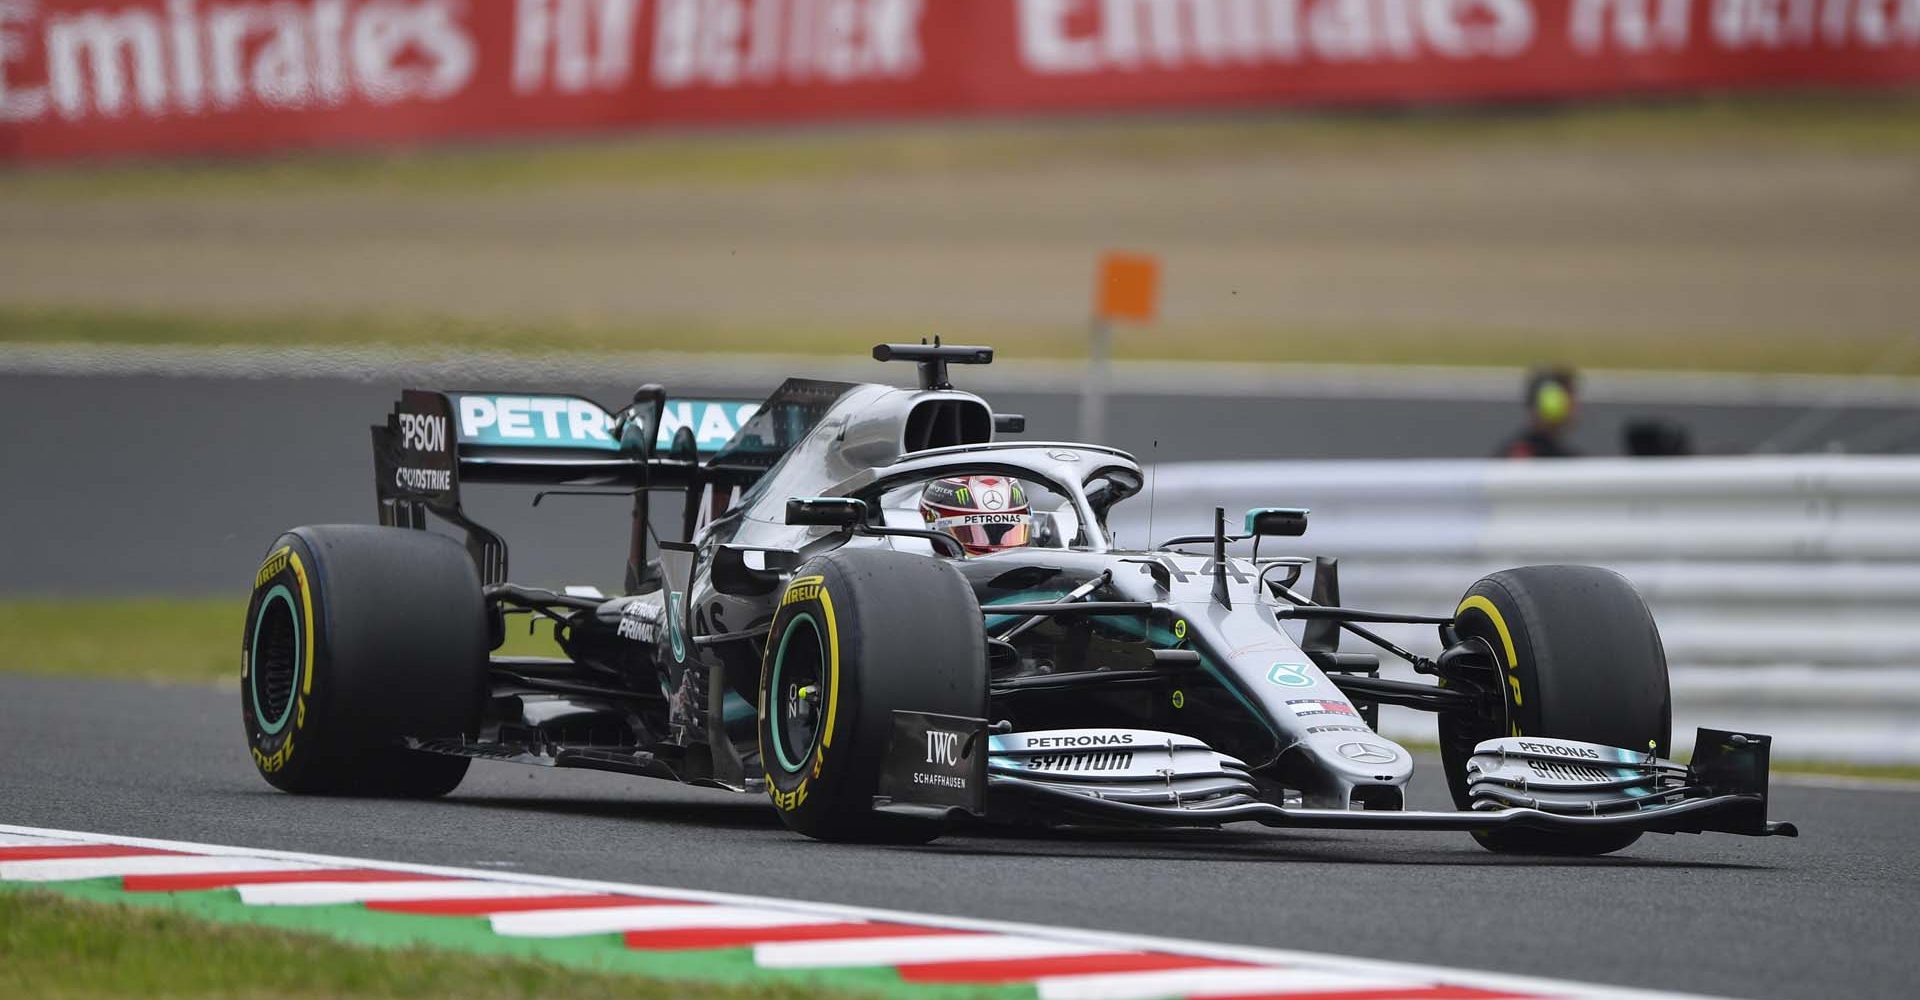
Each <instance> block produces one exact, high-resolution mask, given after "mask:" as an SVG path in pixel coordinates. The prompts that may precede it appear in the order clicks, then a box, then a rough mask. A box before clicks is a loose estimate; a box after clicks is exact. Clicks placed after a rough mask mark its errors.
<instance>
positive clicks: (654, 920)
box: [491, 903, 841, 937]
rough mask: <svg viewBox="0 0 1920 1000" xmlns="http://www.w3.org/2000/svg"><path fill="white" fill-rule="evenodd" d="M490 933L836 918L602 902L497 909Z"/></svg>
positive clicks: (566, 933)
mask: <svg viewBox="0 0 1920 1000" xmlns="http://www.w3.org/2000/svg"><path fill="white" fill-rule="evenodd" d="M491 919H492V920H493V932H494V933H495V934H501V935H505V936H507V937H574V936H577V935H581V934H611V933H613V932H614V931H667V930H683V929H684V930H696V929H704V928H712V927H807V926H813V925H816V924H837V923H840V922H841V921H840V919H839V918H838V917H830V916H823V915H820V914H807V913H795V912H793V911H792V910H769V909H767V908H765V907H759V906H717V905H714V904H711V903H701V904H698V905H693V906H607V907H596V908H594V909H590V910H578V909H575V910H532V911H527V912H523V913H496V914H494V915H493V917H492V918H491Z"/></svg>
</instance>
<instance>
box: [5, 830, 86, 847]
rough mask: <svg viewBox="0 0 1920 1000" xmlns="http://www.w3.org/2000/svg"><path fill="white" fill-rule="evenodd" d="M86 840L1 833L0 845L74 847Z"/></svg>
mask: <svg viewBox="0 0 1920 1000" xmlns="http://www.w3.org/2000/svg"><path fill="white" fill-rule="evenodd" d="M84 843H86V841H84V840H62V839H59V838H57V837H25V836H21V835H20V834H17V833H0V847H73V846H76V845H78V844H84Z"/></svg>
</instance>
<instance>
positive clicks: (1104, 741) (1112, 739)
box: [1027, 733, 1133, 750]
mask: <svg viewBox="0 0 1920 1000" xmlns="http://www.w3.org/2000/svg"><path fill="white" fill-rule="evenodd" d="M1132 742H1133V734H1132V733H1095V734H1093V735H1090V736H1035V737H1034V738H1032V739H1030V740H1028V741H1027V749H1029V750H1038V749H1040V748H1042V747H1106V746H1127V745H1129V744H1131V743H1132Z"/></svg>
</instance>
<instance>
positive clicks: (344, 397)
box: [0, 365, 1920, 595]
mask: <svg viewBox="0 0 1920 1000" xmlns="http://www.w3.org/2000/svg"><path fill="white" fill-rule="evenodd" d="M865 369H870V370H871V372H872V373H871V374H868V375H866V376H864V377H870V378H871V377H878V375H880V374H883V373H881V372H880V371H879V369H880V366H878V365H867V366H865ZM996 370H997V369H986V370H977V369H967V370H957V373H956V379H957V380H958V381H960V383H961V385H962V386H963V387H966V388H972V389H975V390H977V391H979V392H981V393H982V394H984V395H985V396H986V397H987V398H988V399H989V400H990V401H991V402H993V403H994V404H995V405H996V407H998V408H1000V409H1002V410H1006V411H1012V412H1021V413H1025V414H1027V416H1028V418H1029V425H1028V426H1029V431H1028V433H1027V435H1026V438H1027V439H1029V440H1060V439H1071V438H1074V437H1076V436H1077V429H1078V423H1077V421H1078V418H1077V413H1078V410H1077V407H1078V401H1077V398H1076V397H1075V396H1074V395H1073V394H1072V393H1071V392H1070V391H1061V390H1048V391H1034V390H1029V391H1016V392H996V391H994V389H993V385H994V374H995V372H996ZM1016 372H1017V369H1016ZM884 374H901V373H899V372H889V373H884ZM1011 374H1014V372H1010V373H1009V375H1011ZM454 381H455V382H465V381H467V380H466V379H455V380H454ZM486 381H487V384H486V385H484V386H479V385H467V384H435V383H432V382H427V383H424V384H425V385H426V386H427V387H434V388H491V389H500V390H523V389H536V390H547V391H573V392H578V393H581V394H583V395H587V396H589V397H591V398H595V399H598V400H601V401H602V402H604V403H607V404H617V403H618V402H620V401H622V400H624V399H627V398H629V397H630V395H631V393H632V391H633V386H634V382H637V381H639V379H634V380H631V381H625V380H614V379H612V378H602V379H600V380H598V381H597V382H593V383H586V384H581V383H572V382H569V383H566V384H555V383H554V382H552V381H550V380H549V381H537V382H528V381H525V380H520V381H516V380H513V379H507V380H502V381H494V380H492V379H488V380H486ZM1516 381H1517V379H1516ZM401 387H402V382H400V381H398V380H394V379H382V378H375V379H363V378H334V377H301V378H287V377H268V378H206V377H174V376H154V375H129V376H97V375H87V376H77V375H76V376H63V375H45V374H34V375H27V374H0V484H4V487H5V488H4V489H0V595H6V594H13V595H48V594H73V595H103V594H150V593H164V594H181V593H186V594H228V595H232V594H238V593H241V592H242V590H243V588H244V585H245V584H244V581H247V580H249V579H251V574H252V571H253V569H254V566H255V564H256V563H257V562H258V560H259V557H260V554H261V553H262V552H264V551H265V550H266V548H267V546H268V545H269V543H271V542H272V541H273V539H274V537H275V536H276V535H277V534H278V533H279V532H280V531H281V530H283V529H285V528H287V527H291V526H294V525H300V524H320V523H330V522H341V521H348V522H371V521H372V520H373V519H374V499H373V484H372V482H371V475H372V461H371V448H370V445H369V441H368V436H367V430H366V428H367V427H369V426H370V425H372V424H374V423H377V422H380V421H381V420H383V419H384V417H385V415H386V414H387V413H388V412H389V410H390V409H391V407H392V405H393V402H394V400H395V399H397V398H398V396H399V389H400V388H401ZM671 389H672V391H673V392H674V394H675V395H678V396H683V397H690V398H699V397H702V396H710V397H716V398H724V397H735V398H759V397H761V396H764V395H765V394H766V392H768V391H769V390H770V389H771V383H770V381H768V380H760V381H754V382H729V381H728V380H727V379H725V378H724V377H722V378H715V379H709V380H707V381H706V382H705V383H704V384H698V385H687V384H675V385H673V386H672V387H671ZM1494 390H1495V391H1494V392H1493V393H1492V394H1491V395H1489V394H1488V393H1485V392H1482V393H1480V395H1479V398H1427V399H1410V398H1406V397H1405V396H1404V395H1398V394H1396V391H1395V390H1391V389H1375V390H1366V389H1360V390H1356V391H1354V392H1352V393H1344V392H1340V393H1329V392H1324V391H1323V392H1319V393H1315V394H1310V395H1274V396H1265V395H1257V394H1247V393H1212V394H1209V393H1206V392H1188V393H1186V394H1179V393H1149V394H1120V395H1116V396H1115V397H1114V398H1113V399H1112V401H1111V404H1110V411H1109V412H1110V427H1111V429H1112V433H1111V434H1110V439H1111V440H1112V442H1113V443H1115V444H1118V445H1119V446H1120V447H1123V448H1127V449H1129V450H1131V451H1133V452H1134V453H1135V454H1137V455H1138V456H1139V457H1140V458H1141V459H1142V460H1143V461H1146V462H1153V461H1156V460H1157V461H1176V460H1182V459H1232V458H1241V459H1260V458H1397V457H1480V456H1485V455H1487V454H1489V453H1490V452H1491V451H1492V450H1493V448H1494V446H1495V444H1496V443H1497V442H1499V441H1500V440H1502V439H1503V438H1504V437H1505V436H1506V435H1508V434H1509V433H1511V432H1512V431H1513V430H1514V429H1515V428H1516V426H1517V425H1518V423H1519V422H1520V420H1521V416H1522V414H1521V408H1520V406H1519V403H1518V402H1517V400H1509V399H1507V398H1504V396H1503V395H1502V394H1501V387H1500V386H1496V387H1494ZM1514 395H1515V396H1517V395H1518V391H1517V386H1516V387H1515V392H1514ZM1810 413H1811V411H1810V410H1809V409H1808V407H1807V406H1806V405H1805V404H1804V403H1799V402H1793V403H1782V402H1769V401H1765V400H1760V401H1751V402H1746V403H1739V404H1734V403H1726V402H1720V403H1713V404H1706V403H1693V402H1687V401H1684V400H1675V399H1671V398H1669V399H1665V400H1658V401H1639V402H1590V403H1587V404H1585V405H1584V411H1583V414H1582V419H1581V422H1580V425H1579V427H1578V428H1577V432H1576V434H1575V438H1574V440H1575V443H1576V444H1577V445H1578V446H1579V447H1581V448H1583V449H1585V450H1587V451H1589V452H1591V453H1595V454H1618V453H1619V444H1618V442H1619V439H1620V431H1621V428H1622V426H1623V425H1624V424H1625V422H1626V421H1627V420H1628V419H1630V418H1633V417H1639V416H1657V417H1662V418H1665V419H1669V420H1677V421H1680V422H1682V423H1684V424H1686V425H1687V426H1688V427H1690V428H1691V430H1692V433H1693V436H1694V439H1695V441H1696V443H1697V445H1698V446H1699V448H1700V449H1701V450H1702V451H1706V452H1722V453H1725V452H1744V451H1747V450H1750V449H1752V448H1753V447H1754V446H1755V445H1757V444H1759V443H1761V442H1764V441H1768V440H1776V439H1779V438H1780V436H1781V435H1782V434H1783V433H1787V434H1790V435H1792V434H1796V431H1797V430H1799V429H1811V430H1812V431H1817V437H1818V438H1820V439H1841V440H1845V439H1848V438H1849V437H1850V436H1852V437H1854V438H1856V439H1863V440H1864V439H1867V438H1876V437H1877V438H1878V439H1880V440H1883V441H1884V440H1886V438H1887V429H1888V428H1891V429H1892V430H1893V431H1896V432H1897V431H1899V430H1900V428H1902V427H1905V426H1906V424H1905V423H1903V422H1902V421H1907V422H1912V423H1914V424H1915V426H1913V427H1912V428H1910V430H1911V431H1912V432H1913V434H1915V435H1920V421H1916V420H1915V419H1914V416H1913V412H1912V407H1911V405H1910V401H1909V402H1908V403H1907V404H1904V405H1903V404H1898V403H1881V404H1878V405H1870V406H1860V407H1854V408H1845V409H1837V410H1835V411H1833V412H1832V413H1831V415H1830V418H1829V416H1828V415H1826V414H1811V415H1812V416H1813V417H1814V419H1813V420H1812V421H1811V422H1810V421H1809V420H1808V418H1809V416H1810ZM1807 437H1808V435H1806V434H1798V435H1797V438H1798V439H1805V438H1807ZM1814 443H1816V444H1817V443H1818V442H1817V441H1815V442H1814ZM530 499H531V491H527V490H516V489H500V488H496V489H491V490H472V491H469V492H468V496H467V505H468V510H469V511H470V512H471V513H472V514H473V515H474V516H475V517H476V518H477V519H478V520H479V521H480V522H481V523H483V524H486V525H488V526H490V527H493V528H494V529H496V530H497V531H499V532H500V533H501V534H503V535H504V536H505V537H506V538H507V540H508V542H509V543H510V545H511V553H512V559H513V562H512V570H511V571H512V575H513V577H514V578H515V579H517V580H519V581H521V582H525V583H530V584H542V585H555V584H561V583H591V584H595V585H599V586H602V587H605V586H608V585H610V584H617V582H618V580H619V576H620V571H621V566H622V564H623V560H624V553H625V551H626V545H625V537H626V512H625V505H624V504H623V503H621V502H617V501H611V500H598V499H562V500H554V501H550V502H549V505H546V506H543V507H542V508H541V509H539V510H533V509H531V508H530V506H529V503H528V502H529V500H530Z"/></svg>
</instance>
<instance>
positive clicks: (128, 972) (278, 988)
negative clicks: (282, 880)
mask: <svg viewBox="0 0 1920 1000" xmlns="http://www.w3.org/2000/svg"><path fill="white" fill-rule="evenodd" d="M861 995H864V994H854V993H848V992H844V991H837V990H822V989H820V988H819V987H818V986H815V985H808V986H801V985H791V986H744V985H701V984H697V983H688V982H679V981H672V982H670V981H663V980H659V979H652V978H647V977H642V976H635V975H621V974H614V973H606V972H596V971H593V970H587V969H580V968H577V967H567V966H562V965H559V964H556V963H550V962H542V961H534V960H528V959H515V958H506V957H495V956H485V955H472V954H463V953H459V952H454V951H437V950H433V949H428V948H420V947H409V948H401V949H376V948H365V947H356V946H353V945H348V944H344V943H340V942H337V941H333V940H329V939H326V938H323V937H319V936H317V935H308V934H298V933H290V932H287V931H282V930H269V929H264V928H257V927H246V926H239V925H223V924H213V923H207V922H203V921H199V920H195V919H192V918H190V917H186V916H182V915H180V914H177V913H170V912H166V911H164V910H158V909H152V908H135V907H129V906H118V905H102V904H98V903H81V902H74V901H72V900H69V899H65V898H62V897H60V896H56V895H53V894H51V893H47V892H0V996H4V997H22V998H25V997H32V998H35V1000H78V998H95V997H101V998H104V997H168V998H216V997H217V998H263V1000H264V998H269V997H271V998H275V1000H304V998H316V1000H317V998H323V997H358V998H368V1000H372V998H392V1000H402V998H414V997H419V998H427V997H460V998H462V1000H510V998H522V997H525V998H533V997H561V996H564V997H567V998H569V1000H596V998H602V997H604V998H609V1000H611V998H614V997H620V998H626V1000H647V998H655V997H657V998H687V1000H778V998H789V997H792V998H798V997H842V998H850V997H855V996H861Z"/></svg>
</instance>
